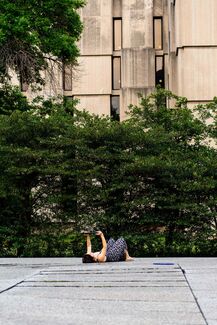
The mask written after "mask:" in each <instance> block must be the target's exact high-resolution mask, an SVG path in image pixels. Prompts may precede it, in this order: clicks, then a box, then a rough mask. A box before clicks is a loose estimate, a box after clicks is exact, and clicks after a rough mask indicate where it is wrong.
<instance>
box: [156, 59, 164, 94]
mask: <svg viewBox="0 0 217 325" xmlns="http://www.w3.org/2000/svg"><path fill="white" fill-rule="evenodd" d="M155 85H156V86H157V85H159V86H161V87H162V88H164V86H165V85H164V57H163V55H157V56H156V57H155Z"/></svg>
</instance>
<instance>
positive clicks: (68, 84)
mask: <svg viewBox="0 0 217 325" xmlns="http://www.w3.org/2000/svg"><path fill="white" fill-rule="evenodd" d="M63 89H64V90H65V91H70V90H72V67H71V65H63Z"/></svg>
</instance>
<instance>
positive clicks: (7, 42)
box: [0, 0, 85, 83]
mask: <svg viewBox="0 0 217 325" xmlns="http://www.w3.org/2000/svg"><path fill="white" fill-rule="evenodd" d="M84 4H85V1H83V0H61V1H60V0H43V1H41V0H31V1H23V0H5V1H1V2H0V72H1V75H2V77H3V79H4V78H6V76H8V72H9V70H8V69H12V70H15V71H16V73H17V74H18V76H19V77H20V78H21V79H22V80H23V81H25V82H28V83H33V82H42V81H43V79H42V76H41V73H40V72H41V71H43V70H44V69H46V70H48V68H49V67H50V63H51V62H52V61H54V62H56V63H62V62H64V63H70V64H75V62H76V58H77V56H78V55H79V50H78V47H77V44H76V42H77V40H78V39H79V37H80V35H81V32H82V23H81V21H80V17H79V14H78V12H77V9H79V8H80V7H81V6H83V5H84ZM49 62H50V63H49Z"/></svg>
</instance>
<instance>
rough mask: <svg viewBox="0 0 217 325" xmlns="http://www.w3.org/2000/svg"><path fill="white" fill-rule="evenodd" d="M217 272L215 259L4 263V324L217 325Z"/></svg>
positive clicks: (0, 284) (0, 300)
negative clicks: (85, 262)
mask: <svg viewBox="0 0 217 325" xmlns="http://www.w3.org/2000/svg"><path fill="white" fill-rule="evenodd" d="M168 262H169V263H171V265H166V264H165V265H159V264H158V265H157V264H154V263H168ZM216 270H217V259H216V258H213V259H203V258H199V259H189V258H181V259H180V258H147V259H142V258H141V259H136V260H135V261H134V262H132V263H124V262H122V263H105V264H93V265H85V264H82V263H81V260H80V259H73V258H66V259H65V258H55V259H52V258H49V259H43V258H39V259H38V258H36V259H34V258H31V259H25V258H23V259H22V258H21V259H0V279H1V280H0V289H1V288H3V289H4V290H7V291H4V292H2V293H1V294H0V324H2V325H3V324H4V325H7V324H9V325H14V324H16V325H17V324H18V325H19V324H22V325H26V324H31V325H32V324H37V325H38V324H48V325H49V324H52V325H56V324H57V325H58V324H76V325H77V324H82V325H83V324H86V323H87V322H88V323H89V324H120V325H122V324H126V325H128V324H132V325H137V324H143V325H144V324H147V325H158V324H164V325H167V324H168V325H170V324H173V325H176V324H177V325H178V324H186V325H203V324H205V325H206V324H209V325H213V324H215V325H216V324H217V321H216V312H215V311H214V310H215V308H212V307H211V306H213V304H211V302H212V303H216V299H217V297H216V292H217V287H216V285H217V283H216ZM0 291H1V290H0Z"/></svg>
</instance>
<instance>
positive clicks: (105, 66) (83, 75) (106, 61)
mask: <svg viewBox="0 0 217 325" xmlns="http://www.w3.org/2000/svg"><path fill="white" fill-rule="evenodd" d="M76 79H77V80H75V81H73V94H74V95H90V94H91V95H93V94H95V95H96V94H99V95H102V94H111V83H112V82H111V56H104V55H103V56H102V55H97V56H81V57H80V58H79V67H78V71H77V76H76Z"/></svg>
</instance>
